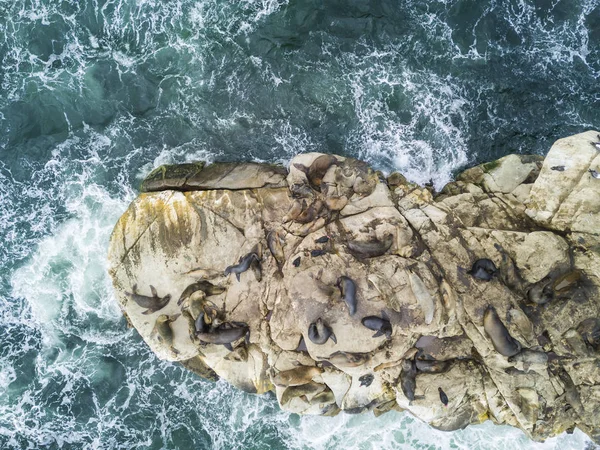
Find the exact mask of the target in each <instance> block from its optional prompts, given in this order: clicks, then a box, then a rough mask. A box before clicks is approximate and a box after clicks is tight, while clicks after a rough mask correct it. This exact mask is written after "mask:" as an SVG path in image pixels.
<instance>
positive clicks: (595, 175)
mask: <svg viewBox="0 0 600 450" xmlns="http://www.w3.org/2000/svg"><path fill="white" fill-rule="evenodd" d="M588 172H589V173H590V175H591V176H592V178H595V179H596V180H598V179H600V173H599V172H598V171H596V170H594V169H589V170H588Z"/></svg>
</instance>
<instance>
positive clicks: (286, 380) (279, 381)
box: [272, 366, 323, 386]
mask: <svg viewBox="0 0 600 450" xmlns="http://www.w3.org/2000/svg"><path fill="white" fill-rule="evenodd" d="M321 373H323V369H321V368H319V367H315V366H299V367H296V368H295V369H290V370H283V371H281V372H279V373H277V374H276V375H274V376H273V377H272V380H273V384H275V385H277V386H300V385H303V384H306V383H310V382H311V381H312V379H313V378H314V377H316V376H317V375H321Z"/></svg>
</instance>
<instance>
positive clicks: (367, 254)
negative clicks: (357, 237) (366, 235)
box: [348, 234, 394, 259]
mask: <svg viewBox="0 0 600 450" xmlns="http://www.w3.org/2000/svg"><path fill="white" fill-rule="evenodd" d="M393 242H394V236H393V235H392V234H386V235H385V237H384V238H383V239H382V240H381V241H379V240H376V239H375V240H371V241H368V242H361V241H348V250H350V253H352V255H353V256H354V257H356V258H359V259H362V258H375V257H377V256H382V255H384V254H385V253H386V252H387V251H388V250H389V249H390V247H391V246H392V244H393Z"/></svg>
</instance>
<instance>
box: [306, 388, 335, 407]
mask: <svg viewBox="0 0 600 450" xmlns="http://www.w3.org/2000/svg"><path fill="white" fill-rule="evenodd" d="M334 402H335V395H334V394H333V392H332V391H331V389H326V390H324V391H323V392H320V393H318V394H316V395H315V396H314V397H313V398H312V399H310V404H311V405H317V404H319V405H323V406H324V405H328V404H330V403H334Z"/></svg>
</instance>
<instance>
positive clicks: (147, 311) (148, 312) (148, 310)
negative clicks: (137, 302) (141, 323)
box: [142, 309, 154, 316]
mask: <svg viewBox="0 0 600 450" xmlns="http://www.w3.org/2000/svg"><path fill="white" fill-rule="evenodd" d="M153 312H154V310H153V309H147V310H146V311H144V312H143V313H142V314H143V315H145V316H147V315H148V314H152V313H153Z"/></svg>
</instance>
